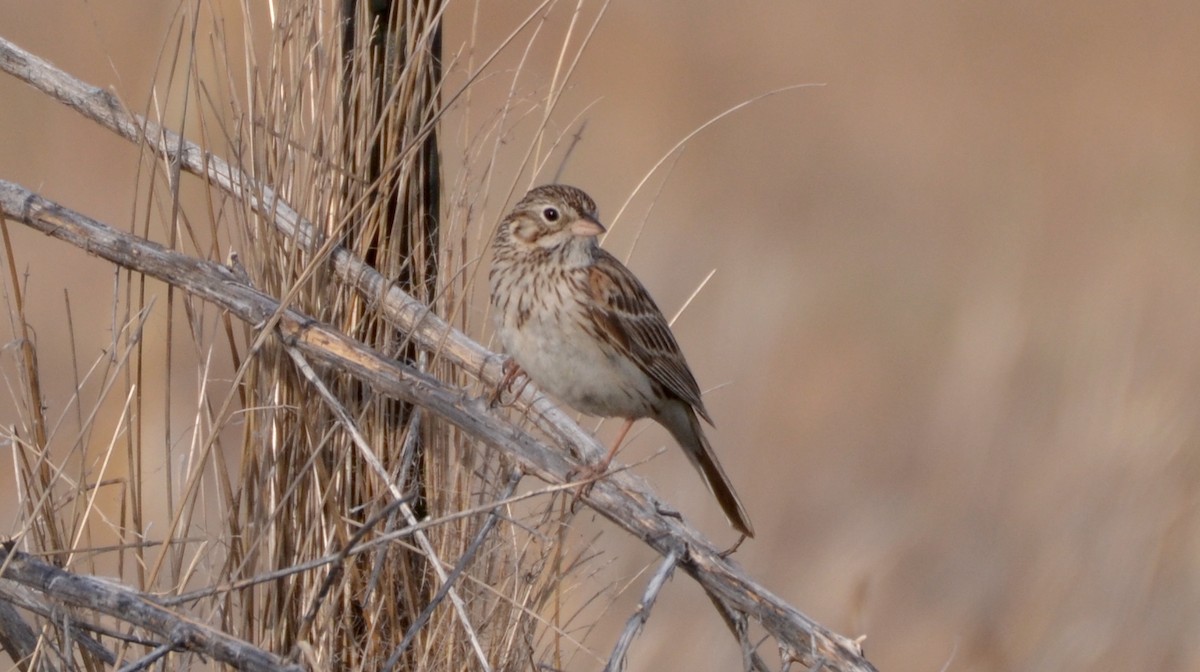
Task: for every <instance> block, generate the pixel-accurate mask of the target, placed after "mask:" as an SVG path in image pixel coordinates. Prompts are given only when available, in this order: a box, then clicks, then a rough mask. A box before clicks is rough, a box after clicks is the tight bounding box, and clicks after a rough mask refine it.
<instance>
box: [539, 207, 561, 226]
mask: <svg viewBox="0 0 1200 672" xmlns="http://www.w3.org/2000/svg"><path fill="white" fill-rule="evenodd" d="M560 216H561V215H560V214H559V212H558V208H555V207H553V206H547V207H546V209H544V210H542V219H544V220H546V221H547V222H557V221H558V218H559V217H560Z"/></svg>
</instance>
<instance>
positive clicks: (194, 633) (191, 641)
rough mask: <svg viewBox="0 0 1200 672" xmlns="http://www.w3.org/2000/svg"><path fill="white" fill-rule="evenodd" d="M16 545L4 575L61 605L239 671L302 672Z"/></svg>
mask: <svg viewBox="0 0 1200 672" xmlns="http://www.w3.org/2000/svg"><path fill="white" fill-rule="evenodd" d="M12 546H13V544H12V543H11V542H10V543H7V544H3V545H0V566H3V572H2V573H0V578H2V579H6V580H9V581H14V582H16V583H19V584H21V585H24V586H29V587H30V588H34V589H36V590H37V591H39V592H41V593H42V594H43V595H45V596H47V597H49V598H50V599H52V600H55V601H57V602H60V603H62V604H65V605H68V606H72V607H79V608H83V609H90V610H92V611H96V612H99V613H102V614H107V615H109V616H113V617H116V618H118V619H120V620H122V621H125V622H127V623H130V624H132V625H135V626H137V627H139V628H144V629H145V630H147V631H150V632H153V633H155V634H156V635H158V636H159V637H161V638H162V639H163V640H165V641H164V643H163V645H164V646H169V647H171V648H172V649H174V650H183V651H192V652H195V653H201V654H204V655H206V656H209V657H211V658H213V659H214V660H217V661H220V662H222V663H226V664H228V665H230V666H232V667H234V668H236V669H239V670H251V671H254V672H281V671H283V670H287V671H289V672H302V670H303V668H302V667H300V666H298V665H289V664H287V663H285V662H284V661H283V660H281V659H280V658H279V657H278V656H275V655H274V654H271V653H268V652H266V651H263V650H262V649H260V648H258V647H256V646H253V645H252V644H249V643H247V642H244V641H242V640H240V639H237V638H234V637H231V636H229V635H228V634H226V633H224V632H221V631H220V630H216V629H214V628H210V627H208V626H206V625H202V624H200V623H196V622H194V621H190V620H187V619H185V618H183V617H181V616H179V615H178V614H176V613H174V612H172V611H170V610H168V609H166V608H164V607H161V606H159V605H158V604H155V602H154V600H153V599H152V598H151V597H150V596H149V595H146V594H145V593H141V592H138V591H136V590H133V589H132V588H129V587H127V586H124V585H121V584H119V583H115V582H110V581H104V580H101V579H97V578H94V577H90V576H81V575H79V574H73V573H71V572H67V571H64V570H61V569H59V568H57V567H54V566H52V565H49V564H46V563H44V562H42V561H40V560H38V559H36V558H34V557H33V556H30V555H28V554H26V553H22V552H20V551H17V550H14V549H13V548H12Z"/></svg>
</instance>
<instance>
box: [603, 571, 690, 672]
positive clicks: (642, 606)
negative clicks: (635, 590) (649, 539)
mask: <svg viewBox="0 0 1200 672" xmlns="http://www.w3.org/2000/svg"><path fill="white" fill-rule="evenodd" d="M677 562H679V554H678V553H676V552H675V551H671V552H670V553H668V554H667V557H665V558H663V561H662V563H661V564H660V565H659V566H658V571H657V572H654V576H652V577H650V581H649V582H648V583H647V584H646V590H645V592H643V593H642V601H641V602H639V603H638V607H637V611H635V612H633V615H632V616H630V617H629V620H628V621H626V622H625V629H624V630H622V631H621V636H620V637H618V638H617V645H616V646H614V647H613V652H612V655H611V656H609V657H608V663H607V664H606V665H605V666H604V672H621V671H622V670H624V669H625V661H626V658H627V657H628V655H629V647H630V646H631V645H632V644H633V638H634V637H637V635H638V633H639V632H641V631H642V628H644V627H646V621H648V620H650V610H651V609H653V608H654V601H655V600H657V599H658V593H659V592H661V591H662V589H663V586H665V585H667V579H669V578H671V574H672V573H673V572H674V571H675V563H677Z"/></svg>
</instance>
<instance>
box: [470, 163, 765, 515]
mask: <svg viewBox="0 0 1200 672" xmlns="http://www.w3.org/2000/svg"><path fill="white" fill-rule="evenodd" d="M603 232H604V227H603V226H602V225H601V224H600V222H599V219H598V216H597V214H596V204H595V203H594V202H593V201H592V199H591V198H590V197H589V196H588V195H587V194H586V193H584V192H583V191H581V190H579V189H576V188H575V187H569V186H566V185H559V184H551V185H546V186H541V187H537V188H536V189H533V190H532V191H530V192H529V193H528V194H526V195H525V197H524V198H522V199H521V200H520V202H518V203H517V205H516V206H515V207H514V208H513V210H512V212H510V213H509V214H508V216H506V217H505V218H504V221H503V222H501V224H500V230H499V231H498V232H497V234H496V239H495V242H494V243H493V246H492V250H493V253H494V260H493V262H492V270H491V273H490V274H489V280H490V284H491V293H492V308H493V311H494V317H495V320H496V331H497V334H498V335H499V337H500V341H501V343H502V344H503V346H504V350H505V351H506V352H507V353H508V354H509V355H511V357H512V359H513V361H515V362H516V364H517V365H518V366H520V368H521V369H523V370H524V372H525V373H526V374H527V375H528V376H529V378H530V379H532V380H533V382H535V383H537V384H538V385H539V386H540V387H541V388H542V389H543V390H545V391H546V392H549V393H550V394H552V395H554V396H555V397H558V398H559V399H560V400H562V401H563V402H565V403H567V404H568V405H570V406H571V407H573V408H575V409H577V410H579V411H582V412H584V413H588V414H590V415H597V416H603V417H622V418H626V419H627V420H628V421H629V422H628V423H626V425H625V428H624V429H623V430H622V431H621V432H620V435H619V437H618V439H617V443H616V445H614V446H613V449H612V450H611V451H610V452H609V456H608V458H607V459H606V460H605V461H604V462H603V463H601V465H600V468H601V469H604V468H607V465H608V460H610V459H612V456H613V455H614V454H615V452H616V449H617V447H618V446H619V445H620V442H621V440H622V439H624V436H625V432H627V431H628V429H629V425H630V424H632V422H633V420H635V419H638V418H653V419H654V420H655V421H656V422H658V423H659V424H660V425H662V426H663V427H666V428H667V431H669V432H670V433H671V435H672V436H673V437H675V440H676V441H678V442H679V445H680V446H681V447H682V448H683V452H684V454H685V455H687V456H688V459H689V460H690V461H691V462H692V464H693V465H695V467H696V468H697V469H698V470H699V471H700V474H701V476H703V477H704V482H705V483H706V484H707V485H708V487H709V490H711V491H712V492H713V494H714V495H716V497H717V501H718V502H719V503H720V504H721V508H722V510H724V512H725V515H726V517H728V518H729V522H730V523H731V524H732V525H733V526H734V527H735V528H736V529H737V530H738V531H740V532H742V533H744V534H746V535H748V536H754V527H753V526H752V525H751V524H750V517H749V516H748V515H747V514H746V510H745V508H744V507H743V506H742V503H741V500H739V499H738V496H737V494H736V493H735V492H734V490H733V486H732V485H731V484H730V482H729V477H728V476H727V475H726V474H725V470H724V469H722V468H721V464H720V463H719V462H718V461H717V456H716V454H715V453H714V452H713V449H712V446H711V445H710V444H709V443H708V439H707V438H705V436H704V431H703V429H702V428H701V426H700V421H699V420H698V419H697V415H699V416H700V417H702V418H704V419H705V421H707V422H708V423H709V424H712V419H711V418H709V416H708V412H707V411H706V410H705V409H704V402H703V401H702V400H701V399H700V387H699V385H697V384H696V379H695V377H694V376H693V375H692V372H691V370H690V369H689V368H688V365H687V362H686V361H685V360H684V358H683V353H682V352H681V351H680V349H679V344H678V343H676V342H675V337H674V335H672V333H671V329H670V326H669V325H668V324H667V320H666V318H665V317H663V314H662V311H660V310H659V309H658V306H657V305H655V303H654V301H653V299H651V298H650V295H649V294H648V293H647V292H646V289H645V287H643V286H642V283H641V282H639V281H638V279H637V278H636V277H635V276H634V275H633V273H632V272H630V270H629V269H628V268H626V267H625V266H624V264H622V263H621V262H620V261H618V260H617V259H616V257H613V256H612V255H611V254H609V253H608V252H605V251H604V250H603V249H601V248H600V246H599V244H598V243H597V240H596V236H597V235H598V234H600V233H603Z"/></svg>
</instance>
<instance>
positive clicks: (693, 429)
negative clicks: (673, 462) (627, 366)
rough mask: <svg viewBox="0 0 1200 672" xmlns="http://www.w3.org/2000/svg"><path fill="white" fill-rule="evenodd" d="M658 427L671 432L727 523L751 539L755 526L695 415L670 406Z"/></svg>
mask: <svg viewBox="0 0 1200 672" xmlns="http://www.w3.org/2000/svg"><path fill="white" fill-rule="evenodd" d="M661 424H662V425H663V426H664V427H666V428H667V431H669V432H671V435H672V436H674V437H675V440H676V441H678V442H679V445H680V447H682V448H683V453H684V455H687V456H688V460H690V461H691V463H692V464H693V465H695V467H696V470H697V471H699V472H700V475H701V476H703V477H704V483H705V485H707V486H708V489H709V490H710V491H711V492H712V493H713V495H714V496H716V498H717V503H719V504H720V505H721V510H722V511H724V512H725V517H726V518H728V519H729V524H730V525H732V526H733V527H734V528H735V529H737V531H739V532H741V533H742V534H744V535H746V536H747V537H753V536H754V526H753V525H752V524H750V516H749V514H747V513H746V508H745V507H744V506H742V500H741V499H738V496H737V493H736V492H734V490H733V484H732V483H730V482H729V476H728V475H726V473H725V470H724V469H722V468H721V463H720V462H719V461H717V454H716V453H715V452H713V448H712V444H710V443H709V442H708V438H707V437H705V436H704V428H703V427H701V426H700V419H699V418H697V417H696V412H695V411H693V410H692V408H691V406H688V405H687V404H685V403H683V402H678V403H675V404H670V405H669V407H668V409H667V411H666V412H665V413H664V414H663V415H662V416H661Z"/></svg>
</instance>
